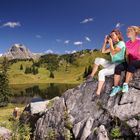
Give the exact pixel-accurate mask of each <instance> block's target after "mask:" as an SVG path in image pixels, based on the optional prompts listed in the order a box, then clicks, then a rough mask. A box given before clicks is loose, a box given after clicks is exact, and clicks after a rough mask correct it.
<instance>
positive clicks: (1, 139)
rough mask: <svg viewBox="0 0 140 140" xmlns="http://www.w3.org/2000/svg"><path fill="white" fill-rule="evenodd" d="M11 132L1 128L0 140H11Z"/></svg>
mask: <svg viewBox="0 0 140 140" xmlns="http://www.w3.org/2000/svg"><path fill="white" fill-rule="evenodd" d="M11 134H12V133H11V131H10V130H9V129H7V128H4V127H0V140H9V139H10V138H11Z"/></svg>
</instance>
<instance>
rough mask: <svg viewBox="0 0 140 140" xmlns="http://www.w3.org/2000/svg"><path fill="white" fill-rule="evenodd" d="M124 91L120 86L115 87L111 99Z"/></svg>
mask: <svg viewBox="0 0 140 140" xmlns="http://www.w3.org/2000/svg"><path fill="white" fill-rule="evenodd" d="M121 90H122V89H121V87H120V86H115V87H112V91H111V94H110V97H113V96H115V95H116V94H117V93H118V92H120V91H121Z"/></svg>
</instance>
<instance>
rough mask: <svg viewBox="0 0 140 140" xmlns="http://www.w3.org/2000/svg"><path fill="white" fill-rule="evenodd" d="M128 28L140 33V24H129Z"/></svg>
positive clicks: (137, 33)
mask: <svg viewBox="0 0 140 140" xmlns="http://www.w3.org/2000/svg"><path fill="white" fill-rule="evenodd" d="M127 30H130V31H134V32H135V33H136V35H139V34H140V26H129V27H128V29H127Z"/></svg>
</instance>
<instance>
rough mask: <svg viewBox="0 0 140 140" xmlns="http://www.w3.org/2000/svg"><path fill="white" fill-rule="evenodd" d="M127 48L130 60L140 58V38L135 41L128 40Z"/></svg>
mask: <svg viewBox="0 0 140 140" xmlns="http://www.w3.org/2000/svg"><path fill="white" fill-rule="evenodd" d="M126 48H127V51H128V57H129V60H130V61H134V60H140V38H137V39H136V41H135V42H132V41H131V40H129V41H127V42H126Z"/></svg>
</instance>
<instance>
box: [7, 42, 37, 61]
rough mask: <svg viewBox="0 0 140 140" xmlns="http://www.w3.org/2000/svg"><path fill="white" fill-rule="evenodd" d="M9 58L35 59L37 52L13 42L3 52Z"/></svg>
mask: <svg viewBox="0 0 140 140" xmlns="http://www.w3.org/2000/svg"><path fill="white" fill-rule="evenodd" d="M4 56H6V57H7V58H8V59H9V60H12V59H35V58H37V57H39V55H38V54H34V53H32V52H31V51H30V50H29V49H28V48H26V47H25V46H24V45H22V44H14V45H13V46H12V47H11V48H10V49H9V50H8V52H7V53H5V54H4Z"/></svg>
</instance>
